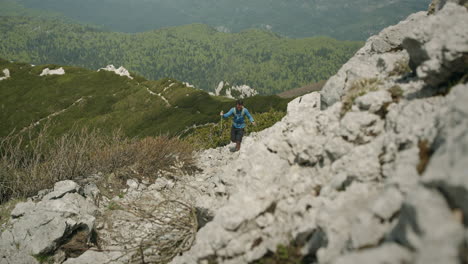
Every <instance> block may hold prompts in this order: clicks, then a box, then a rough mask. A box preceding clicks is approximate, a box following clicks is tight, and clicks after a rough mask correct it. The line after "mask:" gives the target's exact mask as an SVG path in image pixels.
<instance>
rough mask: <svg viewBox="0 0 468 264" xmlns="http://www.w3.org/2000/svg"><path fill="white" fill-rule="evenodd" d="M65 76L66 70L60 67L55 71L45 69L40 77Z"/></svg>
mask: <svg viewBox="0 0 468 264" xmlns="http://www.w3.org/2000/svg"><path fill="white" fill-rule="evenodd" d="M64 74H65V70H64V69H63V68H62V67H60V68H58V69H55V70H51V69H49V68H45V69H43V70H42V72H41V74H40V75H39V76H47V75H64Z"/></svg>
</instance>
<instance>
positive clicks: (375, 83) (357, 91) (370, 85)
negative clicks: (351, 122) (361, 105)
mask: <svg viewBox="0 0 468 264" xmlns="http://www.w3.org/2000/svg"><path fill="white" fill-rule="evenodd" d="M381 84H382V82H381V81H380V80H379V79H377V78H370V79H366V78H365V79H360V80H356V81H354V82H353V84H352V85H351V88H349V90H348V92H347V93H346V95H345V96H344V97H343V99H342V102H343V106H342V108H341V117H343V116H344V115H345V114H346V113H347V112H348V111H349V110H351V107H352V106H353V104H354V100H356V98H358V97H359V96H362V95H365V94H366V93H368V92H372V91H377V90H379V86H380V85H381Z"/></svg>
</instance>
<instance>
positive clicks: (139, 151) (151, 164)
mask: <svg viewBox="0 0 468 264" xmlns="http://www.w3.org/2000/svg"><path fill="white" fill-rule="evenodd" d="M176 168H177V169H180V170H183V171H190V170H193V169H194V168H195V166H194V161H193V159H192V147H191V146H190V145H189V144H187V143H184V142H181V141H180V140H178V139H176V138H169V137H167V136H160V137H156V138H145V139H128V138H125V137H124V136H123V135H122V133H120V131H116V132H115V133H114V134H113V135H110V136H107V135H104V134H101V133H99V131H96V130H93V131H91V130H88V129H82V130H79V131H77V130H74V131H71V132H69V133H66V134H64V135H63V136H61V137H59V138H56V139H53V138H51V137H50V136H49V135H48V130H47V128H45V129H43V130H42V131H40V132H39V134H38V135H37V136H36V137H34V138H33V137H32V136H30V135H29V136H23V135H15V136H9V137H5V138H2V139H0V204H2V203H4V202H6V201H8V200H10V199H12V198H17V197H28V196H31V195H34V194H36V193H37V191H39V190H42V189H46V188H51V187H52V186H53V184H54V183H55V182H57V181H61V180H67V179H70V180H76V179H80V178H82V177H86V176H89V175H90V174H93V173H97V172H103V173H114V172H116V173H117V172H122V171H125V172H127V175H128V174H134V175H140V176H141V175H144V176H145V177H147V178H149V179H151V178H153V179H154V178H155V177H157V175H158V172H160V171H174V170H175V169H176Z"/></svg>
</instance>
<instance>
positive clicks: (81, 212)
mask: <svg viewBox="0 0 468 264" xmlns="http://www.w3.org/2000/svg"><path fill="white" fill-rule="evenodd" d="M77 189H79V186H78V185H77V184H76V183H74V182H71V181H64V182H58V183H57V184H56V185H55V187H54V191H53V192H52V193H51V194H52V195H47V196H46V197H44V198H43V199H42V201H40V202H38V203H35V202H32V201H28V202H25V203H19V204H17V205H16V207H15V209H14V210H13V211H12V214H11V216H12V219H11V221H10V225H11V229H10V230H9V231H6V232H4V233H2V243H1V247H0V248H8V247H10V248H13V247H14V249H15V250H16V251H19V252H23V253H25V254H29V255H40V254H51V253H53V252H54V251H55V250H56V249H57V248H58V247H59V246H60V245H62V243H64V242H66V241H67V240H68V239H70V238H71V235H72V234H74V233H75V232H76V231H78V230H81V231H85V232H86V233H87V234H88V236H90V235H91V232H92V231H93V230H94V221H95V215H96V213H97V208H96V206H95V205H94V204H93V203H90V202H89V201H88V200H86V198H85V197H83V196H81V195H80V194H78V193H76V190H77ZM51 199H52V200H51Z"/></svg>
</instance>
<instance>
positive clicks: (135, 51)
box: [0, 16, 362, 94]
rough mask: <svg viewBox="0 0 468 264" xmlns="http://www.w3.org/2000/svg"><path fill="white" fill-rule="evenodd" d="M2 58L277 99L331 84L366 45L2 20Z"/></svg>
mask: <svg viewBox="0 0 468 264" xmlns="http://www.w3.org/2000/svg"><path fill="white" fill-rule="evenodd" d="M0 36H1V38H2V39H1V41H0V57H3V58H6V59H9V60H15V61H23V62H30V63H34V64H47V63H56V64H62V65H75V66H82V67H86V68H90V69H98V68H100V67H103V66H105V65H107V64H114V65H117V66H120V65H123V66H124V67H126V68H127V69H129V70H131V71H133V72H136V73H138V74H141V75H143V76H144V77H146V78H148V79H153V80H157V79H161V78H165V77H170V78H176V79H178V80H181V81H187V82H190V83H191V84H194V85H195V86H196V87H197V88H202V89H204V90H208V91H212V90H213V89H214V88H215V87H216V86H217V84H218V83H219V82H220V81H227V82H229V83H231V84H233V85H242V84H246V85H249V86H250V87H252V88H254V89H256V90H257V91H259V92H260V94H276V93H278V92H282V91H286V90H289V89H292V88H297V87H302V86H304V85H307V84H309V83H313V82H317V81H320V80H324V79H328V77H330V76H331V75H333V74H334V73H335V72H336V71H337V70H338V69H339V68H340V66H341V65H342V64H343V63H344V62H346V60H347V59H348V58H350V57H351V56H352V55H353V54H354V53H355V51H356V50H357V49H358V48H359V47H360V46H361V45H362V43H361V42H348V41H337V40H334V39H331V38H326V37H320V38H306V39H288V38H283V37H280V36H278V35H276V34H274V33H270V32H267V31H262V30H248V31H243V32H240V33H236V34H227V33H220V32H218V31H216V30H215V29H214V28H212V27H209V26H206V25H200V24H193V25H186V26H181V27H174V28H166V29H161V30H156V31H150V32H145V33H137V34H126V33H115V32H106V31H103V30H101V29H99V28H96V27H93V26H88V25H79V24H72V23H70V22H64V21H63V20H62V19H58V18H57V19H49V18H48V19H45V18H33V17H23V16H11V17H7V16H2V17H0Z"/></svg>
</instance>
